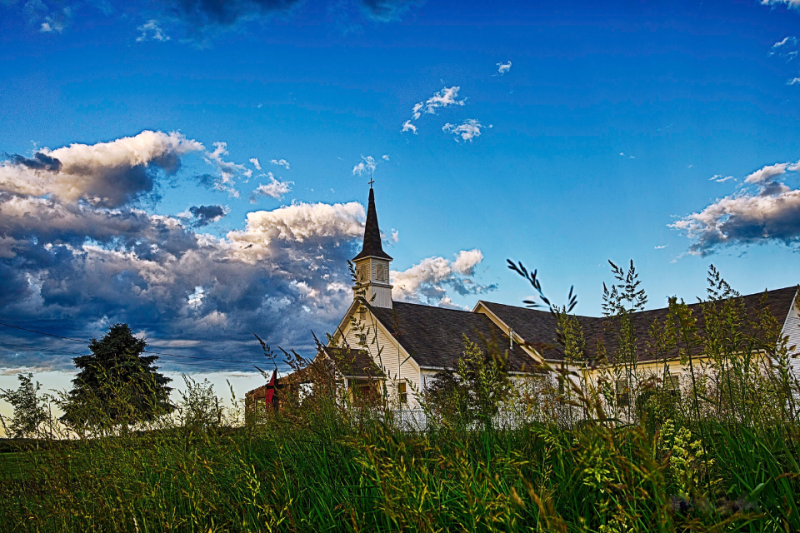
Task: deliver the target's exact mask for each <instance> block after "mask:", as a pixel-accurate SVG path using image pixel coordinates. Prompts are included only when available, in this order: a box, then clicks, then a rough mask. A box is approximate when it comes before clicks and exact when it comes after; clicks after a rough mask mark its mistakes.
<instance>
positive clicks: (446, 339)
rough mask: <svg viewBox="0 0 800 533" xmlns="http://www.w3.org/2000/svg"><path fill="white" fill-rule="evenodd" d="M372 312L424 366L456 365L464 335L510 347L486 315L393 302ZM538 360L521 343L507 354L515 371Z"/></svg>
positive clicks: (528, 369) (526, 368)
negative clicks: (390, 306)
mask: <svg viewBox="0 0 800 533" xmlns="http://www.w3.org/2000/svg"><path fill="white" fill-rule="evenodd" d="M369 309H370V311H371V312H372V314H373V316H375V317H376V318H377V319H378V320H379V321H380V322H381V324H382V325H383V326H384V327H385V328H386V329H387V330H388V331H389V332H390V333H391V335H392V336H393V337H394V338H396V339H397V340H398V342H399V343H400V345H401V346H402V347H403V349H404V350H405V351H406V352H407V353H408V354H409V355H410V356H411V357H413V358H414V360H415V361H416V362H417V364H418V365H419V366H421V367H428V368H436V369H439V368H453V367H454V366H455V364H456V361H457V360H458V359H459V358H460V357H461V356H462V355H463V354H464V335H466V336H467V338H469V339H470V341H472V342H475V343H477V344H478V345H479V346H483V340H484V339H485V340H486V341H487V342H497V344H498V347H499V348H500V351H501V352H502V351H504V350H507V349H508V342H509V341H508V336H506V335H505V334H504V333H503V331H502V330H501V329H500V328H499V327H497V325H495V324H494V323H493V322H492V321H491V320H490V319H489V317H487V316H486V315H482V314H478V313H472V312H470V311H461V310H457V309H446V308H443V307H431V306H428V305H420V304H411V303H406V302H394V308H393V309H387V308H381V307H373V306H369ZM535 367H536V362H535V361H534V360H533V358H531V356H530V355H528V354H527V353H526V352H525V351H524V350H523V349H522V348H521V347H520V346H519V345H518V344H516V343H515V344H514V347H513V349H512V350H511V351H510V353H509V355H508V369H509V370H510V371H512V372H532V371H535Z"/></svg>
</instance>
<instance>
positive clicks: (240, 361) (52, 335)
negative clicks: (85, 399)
mask: <svg viewBox="0 0 800 533" xmlns="http://www.w3.org/2000/svg"><path fill="white" fill-rule="evenodd" d="M0 326H5V327H7V328H14V329H18V330H21V331H27V332H28V333H36V334H38V335H46V336H48V337H55V338H57V339H64V340H68V341H72V342H80V343H81V344H86V341H85V340H80V339H75V338H72V337H63V336H61V335H54V334H52V333H45V332H43V331H36V330H35V329H27V328H21V327H19V326H13V325H11V324H6V323H5V322H0ZM35 351H48V352H54V350H47V349H44V348H36V349H35ZM54 353H59V354H61V355H70V354H72V355H88V354H80V353H76V352H69V353H63V352H54ZM144 353H149V354H153V355H162V356H164V357H179V358H181V359H195V360H199V361H216V362H221V363H244V364H251V365H252V364H256V363H263V362H264V361H263V360H262V361H244V360H241V359H217V358H214V357H195V356H192V355H178V354H174V353H163V352H153V351H150V350H144ZM184 364H192V363H184Z"/></svg>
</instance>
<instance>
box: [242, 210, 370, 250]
mask: <svg viewBox="0 0 800 533" xmlns="http://www.w3.org/2000/svg"><path fill="white" fill-rule="evenodd" d="M365 216H366V215H365V214H364V207H363V206H362V205H361V204H359V203H357V202H350V203H347V204H322V203H317V204H305V203H297V204H292V205H290V206H285V207H281V208H278V209H275V210H273V211H255V212H252V213H248V214H247V224H246V227H245V229H244V230H235V231H231V232H229V233H228V235H227V240H228V242H229V243H230V245H231V252H232V254H233V256H235V257H237V258H238V259H241V260H243V261H245V262H253V261H258V260H261V259H264V258H265V257H267V256H269V255H271V254H272V253H273V250H272V248H273V245H274V243H276V242H281V241H283V242H293V243H302V242H305V241H309V240H317V239H320V238H325V239H356V238H358V237H362V236H363V234H364V225H363V223H362V222H361V221H362V220H363V219H364V218H365ZM332 245H333V243H332Z"/></svg>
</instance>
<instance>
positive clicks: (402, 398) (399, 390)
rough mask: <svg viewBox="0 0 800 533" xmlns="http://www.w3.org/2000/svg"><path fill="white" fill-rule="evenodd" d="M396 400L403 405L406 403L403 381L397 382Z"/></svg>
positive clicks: (406, 395)
mask: <svg viewBox="0 0 800 533" xmlns="http://www.w3.org/2000/svg"><path fill="white" fill-rule="evenodd" d="M397 400H398V401H399V402H400V403H401V404H403V405H405V404H407V403H408V391H407V390H406V382H405V381H401V382H400V383H398V384H397Z"/></svg>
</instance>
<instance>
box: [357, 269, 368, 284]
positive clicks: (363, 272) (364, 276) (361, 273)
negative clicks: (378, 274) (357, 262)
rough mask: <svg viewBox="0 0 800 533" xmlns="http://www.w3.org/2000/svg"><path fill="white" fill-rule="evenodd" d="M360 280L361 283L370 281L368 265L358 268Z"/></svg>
mask: <svg viewBox="0 0 800 533" xmlns="http://www.w3.org/2000/svg"><path fill="white" fill-rule="evenodd" d="M358 281H360V282H361V283H364V282H366V281H369V269H368V268H367V265H361V266H360V267H359V269H358Z"/></svg>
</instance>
